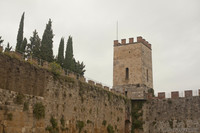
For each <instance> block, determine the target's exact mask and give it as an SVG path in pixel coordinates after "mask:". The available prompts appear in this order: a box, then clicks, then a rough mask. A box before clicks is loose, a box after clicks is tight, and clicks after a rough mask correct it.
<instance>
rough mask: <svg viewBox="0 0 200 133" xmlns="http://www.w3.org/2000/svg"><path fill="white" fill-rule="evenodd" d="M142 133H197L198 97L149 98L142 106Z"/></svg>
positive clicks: (199, 120) (198, 120)
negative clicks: (143, 122)
mask: <svg viewBox="0 0 200 133" xmlns="http://www.w3.org/2000/svg"><path fill="white" fill-rule="evenodd" d="M143 112H144V113H143V121H145V124H144V125H143V129H144V130H143V133H199V132H200V117H199V116H200V97H199V96H193V97H184V98H176V99H171V98H168V99H151V100H149V101H148V102H147V103H145V104H144V106H143Z"/></svg>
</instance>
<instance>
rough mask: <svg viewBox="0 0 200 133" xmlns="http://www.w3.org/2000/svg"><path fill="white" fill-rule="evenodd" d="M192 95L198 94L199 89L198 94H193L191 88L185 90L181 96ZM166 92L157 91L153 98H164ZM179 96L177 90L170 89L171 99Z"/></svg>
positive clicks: (199, 94) (199, 92)
mask: <svg viewBox="0 0 200 133" xmlns="http://www.w3.org/2000/svg"><path fill="white" fill-rule="evenodd" d="M193 96H200V89H199V90H198V94H196V95H193V90H185V91H184V95H183V96H182V97H193ZM165 98H167V97H166V93H165V92H158V95H157V97H155V99H165ZM177 98H181V96H180V93H179V91H172V92H171V99H177Z"/></svg>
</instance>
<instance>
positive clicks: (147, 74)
mask: <svg viewBox="0 0 200 133" xmlns="http://www.w3.org/2000/svg"><path fill="white" fill-rule="evenodd" d="M148 81H149V71H148V69H147V82H148Z"/></svg>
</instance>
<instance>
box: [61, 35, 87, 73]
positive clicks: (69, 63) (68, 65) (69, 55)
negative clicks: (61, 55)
mask: <svg viewBox="0 0 200 133" xmlns="http://www.w3.org/2000/svg"><path fill="white" fill-rule="evenodd" d="M64 68H65V70H66V71H72V72H75V73H78V74H80V75H84V72H85V70H84V68H85V65H84V64H83V62H81V63H80V62H79V61H78V62H77V61H76V60H75V58H74V54H73V42H72V37H71V36H69V38H68V41H67V47H66V51H65V59H64Z"/></svg>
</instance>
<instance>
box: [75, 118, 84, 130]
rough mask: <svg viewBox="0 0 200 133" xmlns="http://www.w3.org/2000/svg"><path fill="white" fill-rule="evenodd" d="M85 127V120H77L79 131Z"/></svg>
mask: <svg viewBox="0 0 200 133" xmlns="http://www.w3.org/2000/svg"><path fill="white" fill-rule="evenodd" d="M83 127H84V122H83V121H77V122H76V128H77V129H79V133H81V131H82V129H83Z"/></svg>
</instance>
